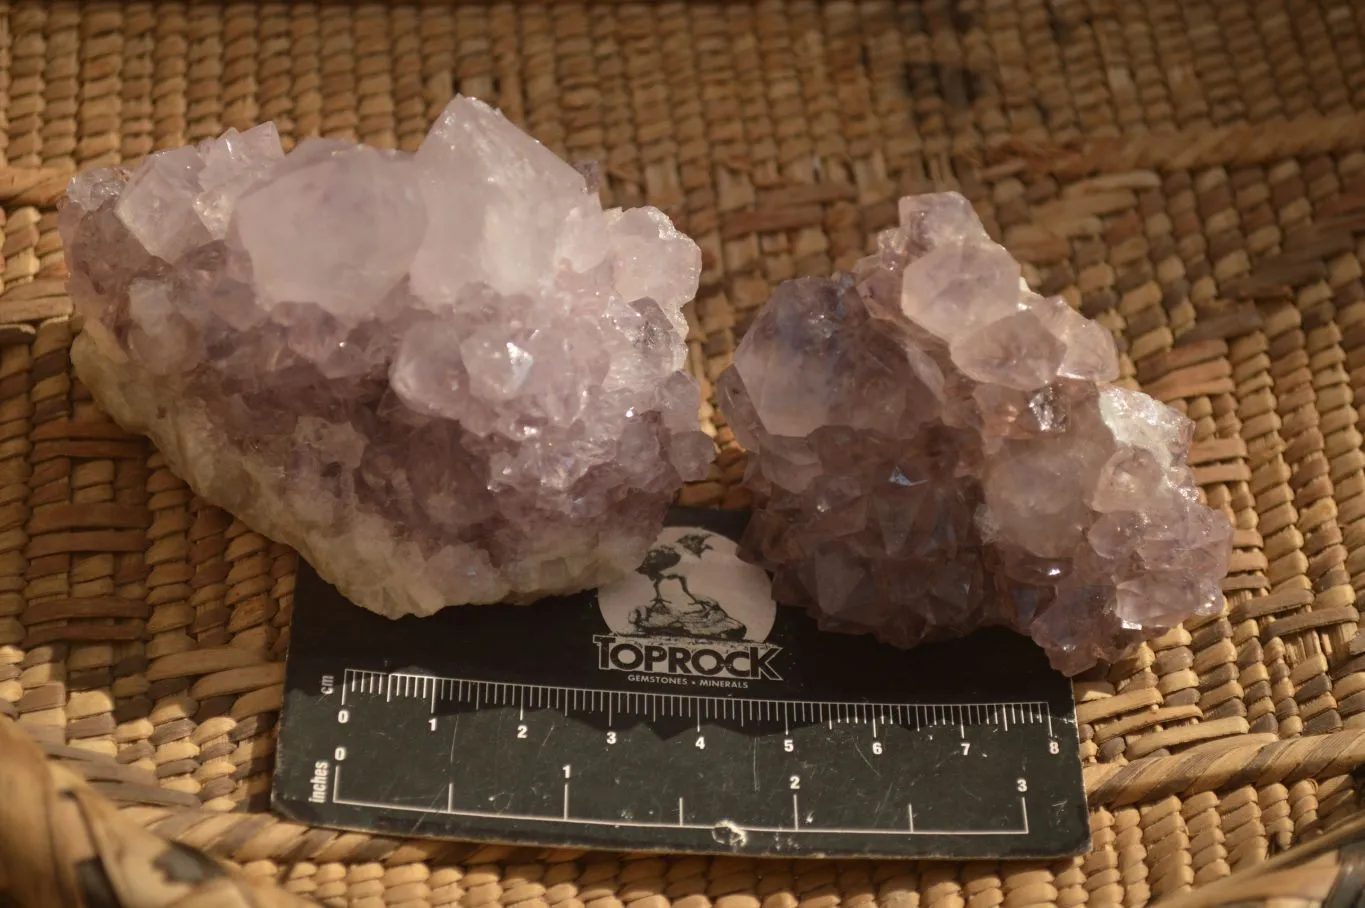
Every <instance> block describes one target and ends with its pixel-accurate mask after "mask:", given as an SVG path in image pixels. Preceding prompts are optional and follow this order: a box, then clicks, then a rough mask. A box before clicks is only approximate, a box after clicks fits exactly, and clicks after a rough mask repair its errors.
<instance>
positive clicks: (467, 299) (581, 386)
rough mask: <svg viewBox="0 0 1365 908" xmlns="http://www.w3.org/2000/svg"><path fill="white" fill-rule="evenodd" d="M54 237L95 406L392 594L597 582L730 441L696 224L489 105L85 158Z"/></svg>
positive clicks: (518, 595)
mask: <svg viewBox="0 0 1365 908" xmlns="http://www.w3.org/2000/svg"><path fill="white" fill-rule="evenodd" d="M589 172H590V171H589ZM60 230H61V234H62V239H63V241H64V243H65V247H66V256H67V262H68V266H69V269H70V272H71V279H70V284H69V287H70V292H71V296H72V299H73V301H74V303H75V305H76V307H77V309H78V311H79V312H80V313H81V314H82V315H83V316H84V325H85V329H84V331H83V333H82V334H81V335H80V336H79V337H78V338H77V340H76V343H75V346H74V349H73V358H74V360H75V364H76V368H77V371H78V374H79V375H80V377H81V379H82V380H83V382H84V383H85V384H86V385H87V386H88V387H89V388H90V390H91V392H92V393H93V394H94V395H95V397H96V399H97V400H98V401H99V403H100V404H101V405H102V406H103V407H104V409H105V410H107V411H108V412H109V413H110V414H111V415H112V416H113V417H114V418H115V419H116V420H118V421H119V422H120V423H121V424H122V425H123V426H124V427H126V428H129V429H131V430H135V431H140V432H145V433H146V434H147V435H149V436H150V437H151V438H152V440H153V441H154V442H156V444H157V446H158V447H159V448H160V450H161V451H162V453H163V454H164V455H165V456H166V458H167V460H168V461H169V462H170V464H171V465H172V467H173V468H174V469H175V470H176V472H178V473H179V474H180V475H181V476H183V477H184V478H185V479H186V480H187V481H188V482H189V484H190V485H191V486H192V487H193V488H194V490H195V491H196V492H197V493H198V494H199V495H201V496H202V497H203V498H205V499H207V500H208V501H210V502H212V503H214V504H217V505H219V506H221V507H224V508H226V509H228V510H230V511H231V512H233V513H234V514H236V515H237V516H238V517H240V518H242V519H243V520H244V521H245V522H246V523H248V524H249V525H251V526H252V527H253V528H254V529H256V530H257V531H259V532H261V533H263V534H265V535H267V536H270V537H272V538H274V539H277V540H279V541H281V542H285V543H288V544H290V545H292V546H294V547H296V548H297V549H299V551H300V552H301V553H302V554H303V555H304V556H305V557H306V558H308V560H309V561H310V562H312V564H313V565H314V567H316V568H317V570H318V572H319V573H320V574H321V575H322V576H324V577H325V578H326V579H327V580H329V581H331V582H332V583H333V584H334V585H336V586H337V587H338V588H339V589H340V590H341V591H342V592H343V593H344V594H346V595H347V596H348V597H349V598H351V599H352V600H353V601H355V602H357V603H358V604H360V605H363V606H365V607H366V608H370V609H372V610H374V611H377V612H381V613H383V614H386V615H391V616H396V615H402V614H408V613H416V614H426V613H430V612H433V611H435V610H436V609H439V608H441V607H442V606H445V605H447V604H457V603H474V602H495V601H499V600H503V599H511V600H518V601H520V600H531V599H535V598H538V597H540V596H543V595H545V594H552V593H562V592H568V591H573V590H579V589H584V588H587V587H591V586H594V585H597V584H599V583H602V582H605V581H607V580H609V579H611V578H613V577H615V576H618V575H620V574H622V573H624V572H627V571H629V570H631V569H633V568H634V567H635V566H636V565H637V564H638V563H639V561H640V559H641V558H642V557H643V555H644V553H645V551H646V550H647V548H648V546H649V544H650V543H651V542H652V541H653V540H654V538H655V536H656V535H657V533H658V530H659V527H660V526H661V524H662V520H663V515H664V512H665V510H666V508H667V505H668V503H669V501H670V500H671V498H672V496H673V495H674V493H675V492H676V491H677V489H678V488H679V487H680V485H681V483H682V482H683V481H684V480H685V479H692V478H700V477H701V476H704V475H705V473H706V471H707V468H708V465H709V463H710V461H711V457H712V453H713V452H712V445H711V442H710V439H709V438H708V437H707V436H706V435H704V434H703V433H702V432H700V431H699V429H698V408H699V396H698V388H697V385H696V383H695V382H694V381H693V380H692V379H691V378H689V377H688V375H687V374H686V372H685V371H683V364H684V360H685V358H686V347H685V345H684V342H683V337H684V335H685V333H686V322H685V320H684V318H683V316H682V314H681V309H682V306H683V304H684V303H686V302H687V301H688V300H690V299H691V298H692V296H693V295H694V294H695V292H696V288H697V280H698V275H699V272H700V268H701V255H700V252H699V250H698V248H697V246H696V245H695V244H694V243H693V242H692V241H691V240H689V239H688V238H687V237H685V236H683V235H682V234H680V233H679V232H678V231H677V230H676V229H674V227H673V225H672V224H671V223H670V222H669V220H668V218H667V217H665V216H664V215H663V214H662V213H661V212H659V211H658V210H656V209H653V208H635V209H630V210H625V211H623V210H620V209H611V210H606V211H604V210H603V209H602V206H601V204H600V202H599V200H598V196H597V192H596V186H595V185H589V184H588V183H587V182H586V181H585V178H584V171H580V170H578V169H575V168H574V167H571V166H570V165H568V164H566V163H565V162H564V161H562V160H560V159H559V158H558V157H556V156H555V155H554V154H553V153H552V152H550V151H549V150H547V149H546V148H544V147H543V146H541V145H540V144H539V143H537V142H536V141H535V140H533V139H532V138H530V137H529V136H527V135H526V134H525V133H523V132H521V131H520V130H519V129H517V128H516V127H515V126H514V125H513V124H511V123H510V122H509V121H508V120H506V119H505V118H504V117H503V116H502V115H501V114H499V113H497V112H496V111H494V110H492V109H491V108H489V107H487V106H486V105H484V104H483V103H481V102H479V101H475V100H471V99H467V98H457V99H456V100H454V101H453V102H452V103H451V104H450V106H449V107H448V108H447V109H446V110H445V112H444V113H443V114H442V116H441V117H440V118H439V119H438V120H437V122H436V124H435V125H434V126H433V127H432V130H431V132H430V134H429V135H428V136H427V137H426V139H425V140H424V141H423V143H422V145H421V147H420V148H419V149H418V150H417V152H416V153H415V154H405V153H400V152H393V151H384V150H379V149H374V148H366V147H362V146H357V145H352V144H348V143H343V142H336V141H330V140H325V139H306V140H304V141H302V142H300V143H299V144H298V146H297V147H296V148H294V149H293V150H292V151H291V152H290V153H289V154H285V153H284V151H283V150H282V148H281V144H280V140H279V136H278V135H277V133H276V131H275V129H274V127H273V126H272V125H269V124H267V125H264V126H259V127H256V128H254V129H251V130H248V131H247V132H243V133H239V132H237V131H235V130H229V131H228V132H227V133H226V134H225V135H223V136H222V137H221V138H218V139H214V140H210V141H206V142H203V143H201V144H200V145H199V146H197V147H188V148H179V149H175V150H172V151H165V152H161V153H158V154H155V155H152V156H151V157H150V158H148V159H147V160H146V161H145V162H144V163H143V164H142V165H141V166H140V167H138V168H137V169H136V170H134V171H131V172H129V171H126V170H122V169H105V170H95V171H90V172H87V173H83V174H81V175H79V176H78V177H76V179H75V180H74V181H73V182H72V184H71V186H70V188H69V191H68V199H67V201H66V204H65V207H64V209H63V211H62V214H61V220H60Z"/></svg>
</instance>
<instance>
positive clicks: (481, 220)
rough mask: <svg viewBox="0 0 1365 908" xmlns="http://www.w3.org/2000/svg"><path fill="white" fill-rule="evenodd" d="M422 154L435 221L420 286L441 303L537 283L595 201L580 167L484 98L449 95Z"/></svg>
mask: <svg viewBox="0 0 1365 908" xmlns="http://www.w3.org/2000/svg"><path fill="white" fill-rule="evenodd" d="M414 160H415V162H416V164H417V169H418V173H419V174H420V178H421V182H422V192H423V195H424V197H425V199H426V204H427V211H428V213H429V216H430V219H431V226H430V229H429V230H428V231H427V234H426V237H425V239H424V241H423V242H422V245H421V247H420V248H419V249H418V251H417V256H416V259H415V260H414V261H413V263H412V287H413V291H414V292H415V293H416V294H417V295H418V296H420V297H422V298H424V299H427V300H429V301H431V302H433V303H448V302H453V301H454V299H455V298H456V296H457V295H458V294H459V292H460V290H461V289H463V288H464V287H465V286H467V285H469V284H474V283H480V282H482V283H486V284H488V285H489V286H491V287H492V288H493V289H494V290H496V291H498V292H499V293H517V292H523V291H527V290H532V289H534V287H535V286H536V285H537V284H538V283H540V282H541V281H542V280H544V278H545V277H546V276H547V275H549V274H550V273H551V272H552V266H553V260H554V255H555V250H556V246H557V243H558V240H559V235H560V230H561V227H562V226H563V224H564V222H565V220H566V219H568V217H569V215H570V213H571V212H572V211H573V210H574V209H575V208H577V207H578V206H580V205H582V204H585V200H586V199H588V198H590V197H589V196H588V194H587V184H586V183H585V182H584V180H583V175H582V174H581V173H579V172H578V171H577V170H575V169H574V168H573V167H572V166H570V165H569V164H567V163H566V162H564V161H563V160H561V159H560V158H558V157H556V156H555V154H554V152H552V151H550V150H549V149H548V148H546V147H545V146H543V145H541V144H540V143H539V142H537V141H536V140H535V139H533V138H532V137H531V136H529V135H527V134H526V133H524V132H522V131H521V130H520V129H518V128H517V127H516V125H514V124H513V123H512V122H511V121H509V120H508V119H507V118H506V117H504V116H503V115H502V114H501V113H499V112H498V111H496V110H494V109H493V108H491V107H489V106H488V105H487V104H485V103H484V102H482V101H480V100H477V99H475V98H466V97H457V98H456V99H455V100H453V101H451V102H450V104H449V105H448V106H447V107H446V109H445V111H444V112H443V113H442V114H441V116H440V117H439V118H438V119H437V120H436V123H435V124H434V125H433V126H432V127H431V132H430V133H428V134H427V137H426V138H425V139H424V140H423V141H422V145H421V147H419V148H418V149H417V154H416V156H415V158H414ZM452 174H460V178H459V179H452V178H451V175H452ZM591 198H594V199H595V197H591ZM599 210H600V207H599ZM693 292H694V293H695V289H694V291H693ZM689 298H690V297H689Z"/></svg>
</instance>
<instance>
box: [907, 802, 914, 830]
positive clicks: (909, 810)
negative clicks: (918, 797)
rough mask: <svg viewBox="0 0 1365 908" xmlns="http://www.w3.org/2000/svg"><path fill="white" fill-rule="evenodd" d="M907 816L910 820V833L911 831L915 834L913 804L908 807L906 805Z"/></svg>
mask: <svg viewBox="0 0 1365 908" xmlns="http://www.w3.org/2000/svg"><path fill="white" fill-rule="evenodd" d="M905 814H906V816H907V817H908V818H909V819H910V831H911V832H914V831H915V805H913V804H906V805H905Z"/></svg>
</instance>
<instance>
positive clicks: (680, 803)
mask: <svg viewBox="0 0 1365 908" xmlns="http://www.w3.org/2000/svg"><path fill="white" fill-rule="evenodd" d="M678 825H679V826H682V825H684V823H683V799H682V798H678Z"/></svg>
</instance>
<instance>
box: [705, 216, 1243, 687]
mask: <svg viewBox="0 0 1365 908" xmlns="http://www.w3.org/2000/svg"><path fill="white" fill-rule="evenodd" d="M1118 375H1119V365H1118V357H1117V353H1116V351H1115V348H1114V343H1113V339H1112V337H1111V336H1110V335H1109V333H1108V332H1107V331H1106V330H1105V329H1104V328H1103V327H1102V326H1100V325H1098V324H1097V323H1095V322H1093V321H1090V320H1088V319H1086V318H1085V317H1083V316H1081V315H1080V314H1078V313H1077V312H1075V311H1074V310H1072V309H1071V308H1070V307H1069V306H1068V305H1067V304H1066V302H1065V301H1063V300H1060V299H1045V298H1043V297H1041V296H1039V295H1037V294H1035V293H1033V292H1031V291H1030V290H1029V289H1028V287H1027V285H1026V284H1025V283H1024V282H1023V281H1022V280H1021V277H1020V268H1019V265H1018V263H1017V262H1015V260H1014V259H1013V258H1012V257H1011V256H1010V254H1009V253H1008V252H1007V251H1006V250H1005V249H1004V248H1002V247H1001V246H999V245H997V244H996V243H994V242H992V241H991V240H990V238H989V237H988V236H987V234H986V232H985V230H984V229H983V228H982V226H981V222H980V221H979V220H978V219H977V217H976V215H975V214H974V213H973V211H972V208H971V206H970V204H969V203H968V202H967V201H966V199H964V198H963V197H962V196H960V195H958V194H956V193H944V194H933V195H925V196H918V197H910V198H906V199H903V200H902V201H901V208H900V226H899V227H898V228H896V229H893V230H890V231H887V232H886V233H884V234H883V235H882V236H881V237H879V244H878V250H877V252H876V253H875V254H873V255H871V256H869V257H868V258H865V259H863V260H862V261H860V262H859V263H858V264H857V266H856V267H855V268H854V270H853V272H852V273H851V274H840V275H836V276H835V277H833V278H829V279H816V278H804V279H800V280H796V281H789V282H787V283H785V284H783V285H782V286H781V287H779V288H778V290H777V293H776V295H775V296H774V297H773V299H772V300H771V301H770V302H769V303H768V304H767V305H766V307H765V308H764V309H763V310H762V311H761V312H760V313H759V315H758V317H757V319H756V320H755V322H754V324H753V326H752V327H751V328H750V329H749V331H748V332H747V333H746V335H745V337H744V339H743V341H742V342H741V343H740V345H739V348H738V350H737V351H736V353H735V358H734V364H733V366H731V368H730V369H728V370H727V371H726V372H725V373H724V374H723V375H722V376H721V379H720V382H719V388H718V394H719V404H720V408H721V410H722V412H723V413H724V414H725V417H726V419H727V420H728V421H729V423H730V425H731V426H732V428H733V430H734V432H735V436H736V437H737V438H738V440H739V441H740V443H741V444H742V445H744V447H745V448H747V449H748V450H749V451H750V455H751V456H750V461H749V467H748V473H747V475H746V480H745V481H746V483H747V484H748V485H749V486H750V487H751V488H752V489H753V491H754V492H755V493H756V494H757V496H758V497H759V500H760V501H762V502H763V504H762V505H761V507H760V508H759V510H758V512H757V513H756V514H755V516H754V519H753V521H752V523H751V524H750V526H749V530H748V533H747V535H746V537H745V539H744V545H743V547H742V552H743V554H744V556H745V557H747V558H749V559H750V560H752V561H754V562H756V563H758V564H761V565H763V566H764V567H766V568H768V569H769V570H771V571H773V572H774V574H775V577H776V580H775V583H776V585H777V589H776V590H775V595H776V596H777V598H778V599H779V600H781V601H793V602H799V603H805V604H809V605H810V606H811V607H812V610H813V612H814V613H815V614H816V616H817V617H818V618H819V619H820V620H821V622H822V624H823V625H824V626H826V627H828V628H831V629H838V630H849V631H871V632H873V633H876V634H877V635H879V636H880V637H882V638H884V639H886V640H889V641H891V642H893V643H896V644H898V645H904V646H910V645H913V644H915V643H917V642H919V641H921V640H924V639H927V638H932V637H937V636H949V635H958V634H962V633H965V632H967V631H969V630H971V629H973V628H975V627H978V626H982V625H992V624H994V625H1005V626H1008V627H1012V628H1014V629H1016V630H1018V631H1020V632H1022V633H1025V634H1028V635H1029V636H1031V637H1032V638H1033V639H1034V640H1036V641H1037V642H1038V643H1039V644H1041V645H1042V646H1043V647H1044V648H1045V649H1046V650H1047V652H1048V655H1049V657H1050V659H1051V661H1052V663H1053V665H1054V666H1056V667H1057V668H1059V669H1061V670H1063V671H1065V672H1067V673H1068V674H1075V673H1078V672H1080V671H1083V670H1085V669H1087V668H1089V667H1090V666H1092V665H1094V664H1095V663H1096V662H1097V661H1100V660H1112V659H1114V658H1116V657H1118V656H1120V655H1121V654H1123V653H1124V652H1125V651H1126V650H1127V649H1128V648H1129V647H1130V646H1131V645H1133V644H1134V643H1135V642H1137V641H1139V640H1141V639H1143V638H1146V637H1151V636H1153V635H1155V634H1159V633H1161V632H1163V631H1165V630H1168V629H1169V628H1171V627H1173V626H1174V625H1176V624H1178V623H1180V622H1181V621H1182V620H1184V619H1186V618H1190V617H1192V616H1200V615H1212V614H1216V613H1217V612H1218V611H1219V610H1221V609H1222V607H1223V596H1222V592H1221V589H1220V581H1221V579H1222V577H1223V575H1224V574H1225V573H1226V571H1227V567H1228V559H1229V557H1230V552H1231V539H1232V527H1231V524H1230V523H1229V521H1228V519H1227V518H1226V517H1225V516H1224V515H1223V514H1222V513H1221V512H1219V511H1215V510H1212V509H1210V508H1208V507H1206V506H1205V505H1204V504H1202V503H1201V502H1200V496H1199V490H1198V488H1197V487H1196V485H1195V482H1194V477H1193V474H1192V473H1191V471H1190V469H1189V467H1188V466H1187V465H1186V454H1187V452H1188V450H1189V446H1190V442H1191V439H1192V436H1193V424H1192V423H1191V422H1190V420H1189V419H1187V418H1186V417H1185V416H1183V415H1182V414H1180V413H1179V412H1177V411H1176V410H1173V409H1171V408H1170V407H1168V406H1166V405H1164V404H1162V403H1160V402H1158V401H1156V400H1153V399H1152V398H1150V397H1148V396H1147V395H1145V394H1142V393H1140V392H1137V391H1131V390H1127V389H1125V388H1122V387H1116V386H1114V385H1112V384H1110V382H1112V381H1114V380H1116V379H1117V378H1118Z"/></svg>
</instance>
